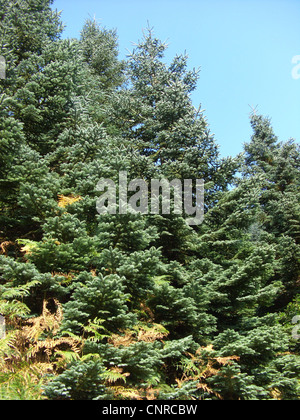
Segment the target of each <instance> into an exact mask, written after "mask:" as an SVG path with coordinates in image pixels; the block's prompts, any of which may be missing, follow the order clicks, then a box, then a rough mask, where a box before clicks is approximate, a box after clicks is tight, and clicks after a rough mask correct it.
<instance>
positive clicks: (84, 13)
mask: <svg viewBox="0 0 300 420" xmlns="http://www.w3.org/2000/svg"><path fill="white" fill-rule="evenodd" d="M53 8H56V9H58V10H62V20H63V22H64V23H65V24H66V30H65V32H64V35H63V36H64V37H75V38H78V37H79V36H80V31H81V29H82V26H83V24H84V22H85V20H86V19H88V18H94V16H95V17H96V19H97V20H98V21H99V23H100V24H101V25H102V26H103V27H106V28H107V29H116V30H117V33H118V37H119V51H120V58H124V57H125V56H126V55H127V54H128V50H129V51H132V49H133V43H136V42H138V40H139V39H141V38H142V30H143V28H146V27H147V26H148V23H147V22H148V21H149V24H150V26H151V27H154V33H155V35H156V36H157V37H158V38H160V39H161V40H162V41H167V43H168V44H169V49H168V51H167V54H166V61H170V60H171V59H172V58H173V57H174V56H175V55H176V54H180V53H184V52H185V51H186V52H187V54H188V56H189V67H190V68H194V67H195V68H199V67H200V68H201V73H200V80H199V83H198V88H197V90H196V92H194V93H193V96H192V99H193V104H194V106H195V107H196V108H198V106H199V105H200V104H201V105H202V108H203V109H205V110H206V111H205V115H206V117H207V120H208V123H209V125H210V129H211V131H212V132H213V133H214V134H215V139H216V142H217V143H218V144H219V145H220V151H221V154H222V155H223V156H228V155H232V156H234V155H236V154H238V153H239V152H241V151H242V149H243V143H244V142H248V141H249V140H250V137H251V135H252V130H251V127H250V124H249V114H250V112H251V108H250V106H252V107H253V108H255V107H256V106H257V110H258V113H261V114H263V115H266V116H268V117H270V118H271V120H272V124H273V127H274V130H275V134H276V135H277V136H278V137H279V140H280V141H286V140H288V139H289V138H294V139H296V141H297V142H300V118H299V113H300V112H299V111H300V68H299V71H298V70H297V69H294V72H293V68H295V66H296V64H297V63H298V59H299V63H300V0H85V1H82V0H55V2H54V4H53ZM297 56H299V57H298V58H297ZM293 58H294V63H292V60H293ZM295 60H296V61H295ZM298 74H299V78H297V77H298ZM293 75H294V77H293ZM295 75H296V76H297V77H295ZM249 105H250V106H249Z"/></svg>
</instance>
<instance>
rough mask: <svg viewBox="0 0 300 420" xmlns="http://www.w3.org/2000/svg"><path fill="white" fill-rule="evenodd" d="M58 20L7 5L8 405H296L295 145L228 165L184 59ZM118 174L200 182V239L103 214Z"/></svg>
mask: <svg viewBox="0 0 300 420" xmlns="http://www.w3.org/2000/svg"><path fill="white" fill-rule="evenodd" d="M51 5H52V1H51V0H38V1H36V0H34V1H33V0H22V1H19V0H13V1H0V15H1V24H0V39H1V42H0V44H1V55H3V56H4V57H5V59H6V64H7V72H6V76H7V77H6V79H5V80H1V82H0V197H1V198H0V208H1V212H0V254H1V255H0V314H1V316H4V317H5V321H6V328H7V331H6V333H7V334H6V337H5V338H3V339H0V355H1V357H0V367H1V374H0V398H1V399H7V400H9V399H28V400H29V399H35V400H37V399H50V400H83V399H89V400H92V399H116V400H126V399H140V400H142V399H168V400H177V399H185V400H191V399H193V400H211V399H213V400H216V399H225V400H255V399H258V400H274V399H275V400H297V399H299V373H300V372H299V340H297V339H296V336H295V330H296V329H297V331H299V329H298V325H297V324H295V323H294V322H295V319H298V316H300V307H299V276H300V250H299V239H300V205H299V203H300V196H299V194H300V192H299V181H300V178H299V174H300V172H299V145H297V144H296V143H295V142H294V141H293V140H289V141H288V142H286V143H279V141H278V139H277V137H276V135H275V133H274V131H273V128H272V126H271V123H270V120H269V119H268V118H265V117H263V116H258V115H252V116H251V118H250V124H251V126H252V128H253V136H252V138H251V139H250V142H249V143H248V144H245V147H244V153H243V154H241V155H240V156H238V157H236V158H227V159H222V158H220V155H219V150H218V147H217V145H216V142H215V139H214V137H213V135H212V134H211V133H210V131H209V125H208V122H207V120H206V118H205V116H204V112H203V111H202V110H201V108H199V109H198V110H197V109H195V108H194V106H193V104H192V100H191V93H192V92H193V91H194V90H195V89H196V86H197V81H198V79H199V75H200V73H199V71H197V70H195V69H194V70H189V69H188V57H187V56H186V55H177V56H176V57H175V58H174V59H173V60H171V61H170V62H169V63H166V62H165V52H166V49H167V46H166V45H165V44H163V43H162V42H161V41H160V40H159V39H157V38H156V37H155V36H154V34H153V32H152V30H148V31H146V32H145V34H144V38H143V39H142V40H141V41H140V42H139V43H138V44H137V45H136V46H135V49H134V51H133V52H132V54H131V55H130V56H129V57H128V59H127V60H126V61H124V62H121V61H120V60H119V59H118V50H117V34H116V32H115V31H112V30H107V29H104V28H102V27H101V26H99V25H98V24H97V22H95V21H87V22H86V23H85V25H84V27H83V30H82V33H81V37H80V39H78V40H76V39H73V40H69V39H61V37H60V35H61V32H62V23H61V21H60V16H59V14H58V13H57V12H54V11H52V9H51ZM120 171H126V172H127V174H128V180H132V179H135V178H141V179H143V180H145V181H147V182H149V181H150V180H151V179H161V178H167V179H169V180H170V181H171V180H172V179H174V178H176V179H179V180H184V179H204V180H205V218H204V223H203V224H202V225H200V226H195V227H190V226H188V225H187V223H186V217H187V215H186V214H182V215H179V214H170V215H154V214H146V215H142V214H118V212H117V214H115V215H110V214H105V215H103V214H102V215H100V214H98V213H97V211H96V203H97V200H98V199H99V196H100V192H99V191H98V190H97V183H98V182H99V180H100V179H101V178H104V179H111V180H113V181H115V182H116V183H118V181H119V172H120ZM237 172H238V176H236V174H237ZM117 190H118V189H117ZM119 193H120V191H119V190H118V191H117V195H119Z"/></svg>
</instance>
